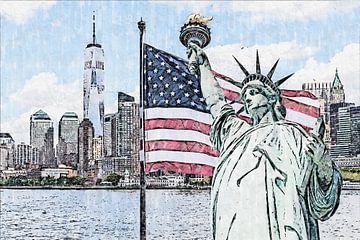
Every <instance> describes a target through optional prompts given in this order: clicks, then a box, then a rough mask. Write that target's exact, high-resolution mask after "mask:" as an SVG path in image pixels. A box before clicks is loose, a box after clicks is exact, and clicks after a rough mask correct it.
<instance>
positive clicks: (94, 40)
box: [93, 11, 96, 44]
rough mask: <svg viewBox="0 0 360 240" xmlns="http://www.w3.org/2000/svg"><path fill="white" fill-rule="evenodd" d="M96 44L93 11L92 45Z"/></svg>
mask: <svg viewBox="0 0 360 240" xmlns="http://www.w3.org/2000/svg"><path fill="white" fill-rule="evenodd" d="M95 43H96V39H95V11H93V44H95Z"/></svg>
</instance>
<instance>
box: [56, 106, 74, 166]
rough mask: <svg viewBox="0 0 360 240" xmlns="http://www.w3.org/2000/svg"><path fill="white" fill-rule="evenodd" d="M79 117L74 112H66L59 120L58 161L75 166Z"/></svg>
mask: <svg viewBox="0 0 360 240" xmlns="http://www.w3.org/2000/svg"><path fill="white" fill-rule="evenodd" d="M78 128H79V119H78V116H77V115H76V113H74V112H66V113H64V115H63V116H62V117H61V119H60V121H59V139H58V148H57V156H58V162H59V163H63V164H66V165H71V166H75V165H76V162H77V158H78Z"/></svg>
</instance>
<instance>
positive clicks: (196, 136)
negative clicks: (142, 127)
mask: <svg viewBox="0 0 360 240" xmlns="http://www.w3.org/2000/svg"><path fill="white" fill-rule="evenodd" d="M145 135H146V140H147V141H156V140H168V139H172V140H176V141H195V142H198V143H203V144H206V145H208V146H211V143H210V139H209V135H207V134H203V133H200V132H196V131H192V130H176V129H152V130H148V131H146V134H145Z"/></svg>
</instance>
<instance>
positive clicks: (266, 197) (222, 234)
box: [188, 42, 342, 240]
mask: <svg viewBox="0 0 360 240" xmlns="http://www.w3.org/2000/svg"><path fill="white" fill-rule="evenodd" d="M188 56H189V59H190V62H189V68H190V70H191V71H192V72H193V73H197V74H198V75H199V76H200V78H201V88H202V89H201V90H202V93H203V96H204V98H205V100H206V103H207V105H208V106H209V108H210V112H211V114H212V116H213V123H212V126H211V134H210V139H211V142H212V144H213V146H214V148H215V149H217V150H218V151H219V152H220V160H219V163H218V165H217V166H216V168H215V170H214V175H213V183H212V192H211V210H212V227H213V238H214V239H215V240H234V239H245V240H252V239H256V240H270V239H271V240H278V239H282V240H284V239H286V240H295V239H296V240H300V239H302V240H305V239H309V240H316V239H319V231H318V223H317V222H318V220H321V221H324V220H326V219H328V218H329V217H331V216H332V215H333V214H334V212H335V211H336V209H337V206H338V204H339V197H340V191H341V182H342V180H341V175H340V171H339V170H338V168H337V167H336V165H335V164H334V163H333V162H332V160H331V159H330V157H329V154H328V151H327V150H326V148H325V145H324V143H323V141H322V139H321V134H320V135H319V134H316V133H313V134H308V133H307V132H305V131H304V130H303V129H302V127H300V126H299V125H297V124H294V123H291V122H288V121H286V120H285V115H286V109H285V107H284V106H282V105H281V103H280V100H281V99H280V91H279V89H278V86H279V85H280V84H281V83H283V82H284V81H285V80H286V79H287V78H288V77H290V76H291V75H289V76H287V77H285V78H283V79H281V80H279V81H272V79H271V78H272V75H273V73H274V70H275V67H276V65H277V62H276V63H275V65H274V67H272V69H271V70H270V72H269V73H268V74H267V75H266V76H265V75H263V74H262V73H261V68H260V63H259V57H258V54H257V57H256V73H254V74H250V73H249V72H248V71H247V70H246V69H245V68H244V67H243V66H242V65H241V64H240V63H239V62H238V61H237V60H236V58H235V60H236V61H237V63H238V65H239V66H240V68H241V70H242V71H243V72H244V74H245V76H246V77H245V79H244V80H243V81H242V82H241V83H240V82H239V83H238V87H239V88H240V89H241V94H240V99H239V100H240V101H242V102H243V104H244V108H243V111H245V112H246V113H247V114H249V115H250V117H251V121H250V122H249V123H247V122H245V121H243V120H241V119H239V118H238V117H237V115H236V113H235V111H234V109H233V108H232V106H231V105H229V104H228V103H226V101H225V98H224V96H223V93H222V90H221V89H220V87H219V85H218V83H217V81H216V79H215V78H214V76H213V73H212V69H211V66H210V63H209V60H208V58H207V56H206V54H205V53H204V52H203V50H202V49H201V48H200V47H199V46H198V45H197V44H195V43H191V42H190V43H189V44H188ZM318 127H319V126H318Z"/></svg>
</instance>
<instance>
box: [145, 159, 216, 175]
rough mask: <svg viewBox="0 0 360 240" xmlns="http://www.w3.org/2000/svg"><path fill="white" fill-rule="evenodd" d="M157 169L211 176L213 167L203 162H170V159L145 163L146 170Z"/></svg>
mask: <svg viewBox="0 0 360 240" xmlns="http://www.w3.org/2000/svg"><path fill="white" fill-rule="evenodd" d="M159 169H161V170H167V171H174V172H182V173H187V174H198V175H205V176H212V175H213V170H214V167H211V166H208V165H203V164H195V163H181V162H170V161H169V162H166V161H163V162H155V163H146V172H152V171H157V170H159Z"/></svg>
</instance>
